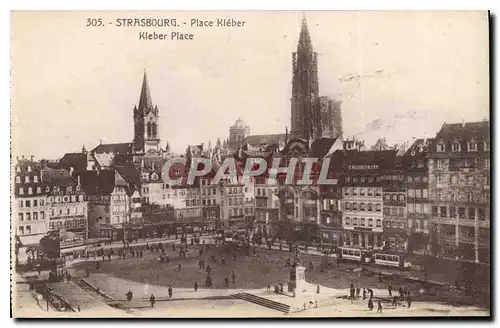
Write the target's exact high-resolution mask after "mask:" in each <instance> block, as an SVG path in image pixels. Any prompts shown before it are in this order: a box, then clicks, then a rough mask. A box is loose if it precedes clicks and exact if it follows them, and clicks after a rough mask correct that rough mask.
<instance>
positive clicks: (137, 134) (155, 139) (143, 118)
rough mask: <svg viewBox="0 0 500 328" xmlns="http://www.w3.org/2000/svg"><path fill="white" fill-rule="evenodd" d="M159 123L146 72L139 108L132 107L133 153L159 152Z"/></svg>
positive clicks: (157, 111) (158, 114)
mask: <svg viewBox="0 0 500 328" xmlns="http://www.w3.org/2000/svg"><path fill="white" fill-rule="evenodd" d="M159 123H160V113H159V110H158V106H156V105H154V106H153V101H152V100H151V92H150V91H149V85H148V80H147V77H146V71H144V78H143V80H142V89H141V95H140V98H139V106H136V107H134V150H135V152H144V153H146V152H148V151H149V150H156V151H158V150H159V144H160V137H159V126H160V124H159Z"/></svg>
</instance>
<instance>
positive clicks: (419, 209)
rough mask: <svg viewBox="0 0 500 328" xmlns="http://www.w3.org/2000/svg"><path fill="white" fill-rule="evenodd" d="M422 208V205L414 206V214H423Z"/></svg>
mask: <svg viewBox="0 0 500 328" xmlns="http://www.w3.org/2000/svg"><path fill="white" fill-rule="evenodd" d="M423 212H424V207H423V204H415V213H423Z"/></svg>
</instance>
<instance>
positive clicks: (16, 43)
mask: <svg viewBox="0 0 500 328" xmlns="http://www.w3.org/2000/svg"><path fill="white" fill-rule="evenodd" d="M302 15H303V14H302V13H300V12H292V11H286V12H272V11H263V12H259V11H253V12H252V11H249V12H243V11H240V12H195V11H194V12H120V11H116V12H50V11H45V12H14V13H13V14H12V16H11V82H12V83H11V111H12V115H11V117H12V149H13V156H21V155H25V156H30V155H34V156H35V158H54V159H55V158H60V157H62V156H63V154H64V153H67V152H78V151H80V150H81V148H82V145H85V147H86V148H87V149H91V148H93V147H95V146H96V145H98V144H99V142H101V140H102V142H103V143H115V142H130V141H132V139H133V116H132V113H133V108H134V106H135V105H137V103H138V101H139V95H140V89H141V83H142V77H143V74H144V71H145V70H146V71H147V75H148V81H149V87H150V90H151V96H152V100H153V103H154V104H157V105H158V107H159V110H160V128H159V133H160V138H161V144H162V146H163V147H165V145H166V143H167V141H168V142H169V143H170V145H171V147H172V149H173V150H174V151H178V152H183V151H184V150H185V149H186V147H187V145H189V144H199V143H202V142H203V143H205V144H207V143H208V141H209V140H210V141H211V142H212V144H214V143H215V141H216V140H217V138H221V140H223V139H224V138H227V137H228V134H229V127H230V126H231V125H232V124H233V123H234V122H235V121H236V119H237V118H239V117H240V118H241V119H243V120H244V122H245V123H246V124H248V125H249V126H250V130H251V134H266V133H284V132H285V127H288V129H290V97H291V81H292V52H293V51H295V50H296V47H297V41H298V37H299V32H300V24H301V20H302ZM305 15H306V17H307V22H308V27H309V32H310V35H311V40H312V43H313V47H314V50H315V51H316V52H317V53H318V72H319V89H320V95H322V96H330V97H332V98H335V99H338V100H341V101H342V102H343V103H342V116H343V126H344V131H345V134H346V136H347V137H349V136H354V135H356V136H358V137H359V138H364V139H366V142H367V144H371V143H373V142H374V141H375V140H376V138H377V137H384V136H386V137H387V138H388V141H389V142H401V141H404V140H410V139H411V138H413V137H432V136H433V135H435V134H436V132H437V131H438V130H439V128H440V127H441V125H442V124H443V122H448V123H456V122H462V121H479V120H482V119H489V59H488V56H489V54H488V52H489V49H488V45H489V37H488V15H487V12H474V11H460V12H458V11H456V12H425V11H423V12H398V11H391V12H376V11H374V12H356V11H323V12H307V13H306V14H305ZM147 17H154V18H158V17H159V18H169V17H175V18H176V19H177V20H178V21H179V22H186V23H187V24H186V25H181V27H178V28H158V27H157V28H133V27H129V28H120V27H116V26H114V25H113V24H110V25H106V26H105V27H86V19H87V18H102V19H103V21H104V22H115V20H116V19H117V18H147ZM196 18H198V19H203V20H215V19H217V18H233V19H235V20H240V21H245V25H244V27H201V28H198V27H190V26H189V22H190V20H191V19H196ZM171 31H180V32H183V33H193V34H194V40H184V41H180V40H177V41H176V40H162V41H160V40H157V41H153V40H139V38H138V33H139V32H157V33H170V32H171ZM357 75H359V76H360V78H358V79H351V80H350V79H349V77H350V76H357Z"/></svg>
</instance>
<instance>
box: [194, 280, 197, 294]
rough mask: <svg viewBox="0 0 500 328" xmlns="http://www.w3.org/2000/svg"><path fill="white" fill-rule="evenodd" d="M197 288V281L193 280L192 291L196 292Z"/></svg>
mask: <svg viewBox="0 0 500 328" xmlns="http://www.w3.org/2000/svg"><path fill="white" fill-rule="evenodd" d="M197 290H198V282H197V281H195V282H194V291H195V292H196V291H197Z"/></svg>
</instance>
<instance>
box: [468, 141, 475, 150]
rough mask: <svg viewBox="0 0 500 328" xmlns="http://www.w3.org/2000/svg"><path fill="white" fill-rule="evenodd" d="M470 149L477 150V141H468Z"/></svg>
mask: <svg viewBox="0 0 500 328" xmlns="http://www.w3.org/2000/svg"><path fill="white" fill-rule="evenodd" d="M468 148H469V151H477V143H476V142H475V141H471V142H469V143H468Z"/></svg>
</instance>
